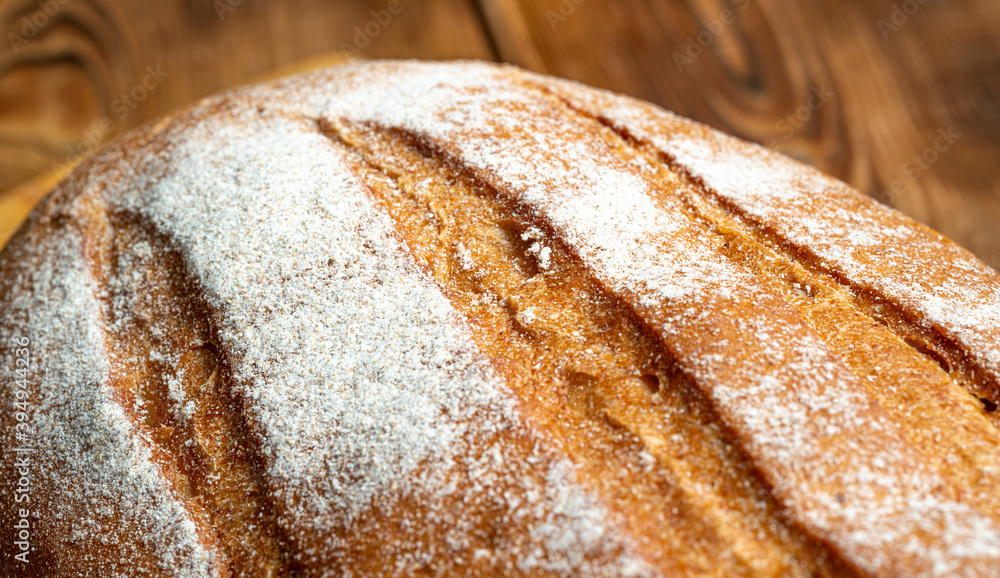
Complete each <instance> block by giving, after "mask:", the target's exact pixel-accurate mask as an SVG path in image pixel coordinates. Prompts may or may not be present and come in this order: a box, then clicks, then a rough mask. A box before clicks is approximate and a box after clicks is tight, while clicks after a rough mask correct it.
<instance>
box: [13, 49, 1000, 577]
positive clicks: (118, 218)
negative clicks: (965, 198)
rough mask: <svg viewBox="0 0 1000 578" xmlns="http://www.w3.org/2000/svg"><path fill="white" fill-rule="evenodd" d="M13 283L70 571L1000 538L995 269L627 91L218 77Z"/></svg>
mask: <svg viewBox="0 0 1000 578" xmlns="http://www.w3.org/2000/svg"><path fill="white" fill-rule="evenodd" d="M0 287H2V290H0V311H3V312H4V316H3V320H2V322H0V337H2V338H3V343H2V344H0V347H2V348H3V349H2V353H3V355H4V358H5V359H7V358H9V357H10V356H12V355H13V349H12V348H11V346H10V345H9V343H11V342H12V341H13V338H14V337H16V336H19V335H23V334H30V335H32V338H33V342H34V343H35V344H36V346H37V348H38V352H37V356H38V360H37V363H38V365H39V371H38V372H37V373H36V374H35V381H34V390H33V392H34V396H35V402H34V403H35V406H34V411H33V412H32V414H31V419H32V424H33V425H34V427H35V430H36V431H37V432H38V435H39V437H38V440H37V442H38V444H39V447H41V448H44V451H42V452H40V453H39V455H38V458H37V461H36V466H35V467H36V468H37V469H36V470H34V472H33V474H32V475H33V478H32V479H33V480H34V483H35V484H36V485H35V486H34V491H35V492H36V493H35V494H34V496H35V497H34V498H33V499H35V502H34V506H33V507H35V508H37V509H38V511H39V512H40V515H39V518H38V520H37V522H36V525H37V529H36V531H35V532H36V534H37V541H36V544H35V548H36V552H37V559H38V563H37V565H33V566H31V567H29V568H28V570H29V572H30V571H34V572H40V574H39V575H73V574H74V573H75V572H84V573H90V574H97V575H115V574H124V575H127V574H136V573H138V574H142V575H153V576H159V575H179V574H184V575H204V576H218V575H226V574H227V573H232V574H235V575H247V576H252V575H254V576H255V575H275V576H277V575H303V576H327V575H329V576H342V575H373V574H382V575H406V576H409V575H442V574H463V575H483V576H488V575H501V574H502V575H531V576H535V575H538V576H542V575H545V576H548V575H595V576H602V575H607V576H612V575H613V576H630V575H631V576H659V575H672V574H675V573H690V574H698V575H720V576H721V575H725V576H728V575H737V574H739V575H744V574H748V575H875V576H891V575H917V574H927V575H969V576H977V575H980V576H987V575H990V574H991V573H993V571H995V569H996V568H997V567H998V565H1000V471H998V470H997V464H1000V431H998V427H1000V417H998V416H997V412H996V411H995V407H996V403H997V402H998V401H1000V396H998V383H1000V276H998V275H997V273H996V272H995V271H993V270H991V269H990V268H988V267H987V266H985V265H983V264H982V263H980V262H979V261H978V260H976V259H975V258H974V257H973V256H971V255H970V254H969V253H967V252H965V251H964V250H962V249H961V248H959V247H957V246H956V245H954V244H953V243H951V242H950V241H947V240H946V239H943V238H942V237H940V235H938V234H936V233H934V232H933V231H930V230H929V229H927V228H926V227H923V226H922V225H919V224H916V223H913V222H912V221H910V220H908V219H907V218H905V217H903V216H902V215H900V214H898V213H896V212H894V211H892V210H891V209H888V208H885V207H883V206H881V205H879V204H877V203H875V202H874V201H871V200H869V199H867V198H865V197H864V196H862V195H861V194H859V193H858V192H856V191H854V190H852V189H850V188H849V187H847V186H846V185H844V184H842V183H839V182H837V181H835V180H833V179H830V178H828V177H825V176H823V175H821V174H819V173H817V172H815V171H813V170H812V169H809V168H807V167H804V166H802V165H799V164H798V163H795V162H794V161H791V160H788V159H785V158H784V157H780V156H779V155H775V154H773V153H771V152H768V151H765V150H763V149H760V148H758V147H755V146H753V145H750V144H747V143H742V142H740V141H737V140H735V139H732V138H730V137H726V136H724V135H721V134H719V133H716V132H714V131H712V130H710V129H707V128H705V127H703V126H700V125H697V124H695V123H693V122H691V121H687V120H684V119H681V118H678V117H675V116H673V115H670V114H669V113H666V112H663V111H661V110H659V109H656V108H655V107H652V106H651V105H647V104H645V103H641V102H637V101H634V100H631V99H628V98H625V97H621V96H617V95H612V94H609V93H604V92H600V91H597V90H594V89H589V88H586V87H582V86H580V85H576V84H572V83H569V82H566V81H560V80H556V79H551V78H547V77H541V76H537V75H532V74H528V73H525V72H522V71H520V70H518V69H514V68H510V67H496V66H492V65H486V64H476V63H454V64H433V63H414V62H376V63H365V64H354V65H348V66H343V67H338V68H332V69H328V70H323V71H319V72H315V73H311V74H307V75H303V76H299V77H294V78H290V79H286V80H281V81H277V82H275V83H271V84H266V85H260V86H256V87H250V88H246V89H242V90H239V91H236V92H232V93H228V94H225V95H221V96H219V97H215V98H212V99H208V100H206V101H204V102H202V103H200V104H199V105H197V106H195V107H194V108H192V109H191V110H188V111H185V112H182V113H180V114H178V115H175V116H174V117H172V118H170V119H167V120H165V121H163V122H160V123H158V124H156V125H155V126H151V127H147V128H145V129H143V130H141V131H139V132H137V133H134V134H133V135H131V136H130V137H128V138H126V139H125V140H123V141H122V142H120V143H118V144H116V145H114V146H111V147H109V148H108V149H106V150H105V151H103V152H102V153H101V154H99V155H97V156H96V157H95V158H93V159H91V160H90V161H88V162H86V163H84V164H83V165H82V166H81V167H80V168H79V169H78V170H77V171H75V172H74V173H73V174H72V175H71V176H70V177H69V178H68V179H67V180H66V181H64V182H63V183H62V184H61V185H60V186H59V187H57V189H56V190H55V192H54V193H53V195H52V196H51V197H50V198H49V199H48V200H47V201H46V202H45V203H43V205H42V206H41V207H40V208H39V209H38V210H37V211H36V212H35V213H34V215H33V216H32V218H31V219H30V221H29V223H28V224H27V225H26V226H25V227H24V228H22V230H21V231H20V232H19V234H18V235H17V236H16V237H15V238H14V239H13V240H12V241H11V242H10V244H9V245H8V247H7V248H6V249H5V250H4V252H3V253H2V256H0ZM980 400H983V401H980ZM991 408H992V409H991ZM2 420H3V424H2V425H3V426H4V430H3V432H2V433H0V435H2V436H3V437H2V438H0V439H2V443H3V445H4V447H5V448H6V447H13V445H14V444H15V440H14V439H13V438H12V433H11V432H12V431H13V427H12V426H13V423H12V420H11V418H10V417H7V416H5V417H3V418H2ZM12 475H13V474H12V473H11V472H10V471H8V470H4V471H3V473H2V476H3V477H2V478H0V481H2V483H3V485H4V487H5V488H10V487H12V484H13V483H14V482H15V481H16V480H13V479H12V478H11V476H12ZM74 484H80V489H79V490H75V489H73V490H70V489H68V488H70V487H72V486H73V485H74ZM3 507H5V508H9V507H10V504H6V503H5V504H4V505H3ZM4 532H10V530H9V529H7V528H5V529H4V530H0V533H4ZM3 536H4V537H5V538H6V537H8V535H7V534H6V533H4V534H3ZM4 564H5V565H7V566H5V568H8V567H13V566H9V565H10V564H13V562H12V561H11V560H10V559H4Z"/></svg>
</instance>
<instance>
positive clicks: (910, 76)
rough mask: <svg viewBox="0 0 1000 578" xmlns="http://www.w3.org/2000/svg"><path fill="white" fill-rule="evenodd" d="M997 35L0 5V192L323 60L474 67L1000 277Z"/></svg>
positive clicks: (727, 8)
mask: <svg viewBox="0 0 1000 578" xmlns="http://www.w3.org/2000/svg"><path fill="white" fill-rule="evenodd" d="M39 1H40V2H41V4H39ZM53 6H55V7H58V10H55V9H54V8H53ZM45 7H48V8H49V9H50V11H53V14H52V15H51V16H49V15H48V14H46V13H45V12H44V8H45ZM390 9H392V11H390ZM40 14H41V16H39V15H40ZM24 19H28V21H31V20H32V19H35V20H36V22H38V23H44V25H43V26H38V27H37V28H38V30H37V33H36V34H35V35H34V36H33V37H32V38H30V39H29V38H27V35H26V34H24V32H29V31H30V29H29V30H27V31H26V30H24V26H25V24H24V23H25V20H24ZM998 27H1000V3H997V2H995V0H955V1H953V2H948V3H943V2H926V1H925V2H924V3H921V2H920V0H875V1H868V0H847V1H843V2H836V3H833V2H822V1H820V0H687V1H681V0H676V1H654V0H397V1H396V2H395V3H394V2H391V1H390V0H363V1H351V2H348V1H323V0H289V1H285V2H279V1H277V0H272V1H268V0H218V1H209V0H203V1H195V0H186V1H185V0H163V1H160V2H145V1H143V0H0V30H3V31H4V33H5V44H4V45H3V47H2V48H0V190H3V189H10V188H11V187H13V186H14V185H15V184H17V183H20V182H23V181H24V180H26V179H29V178H31V177H32V176H33V175H37V174H39V173H43V172H45V171H49V170H52V169H53V167H58V166H59V165H64V164H68V163H67V161H72V160H75V159H76V158H77V157H78V156H79V155H78V153H81V152H83V153H85V152H87V151H88V149H92V148H94V147H93V146H88V142H89V141H94V140H98V137H100V140H102V141H103V142H107V141H109V140H111V139H113V138H114V137H116V136H118V135H120V134H121V133H122V132H124V131H126V130H128V129H130V128H133V127H135V126H138V125H140V124H142V123H145V122H148V121H149V120H151V119H153V118H156V117H157V116H160V115H162V114H164V113H166V112H168V111H170V110H173V109H175V108H177V107H180V106H184V105H186V104H189V103H191V102H193V101H195V100H197V99H198V98H201V97H204V96H207V95H209V94H212V93H214V92H217V91H219V90H222V89H224V88H227V87H231V86H234V85H238V84H242V83H245V82H248V81H250V80H252V79H256V78H259V77H260V76H261V75H263V74H266V73H267V72H269V71H273V70H275V69H278V68H281V67H283V66H287V65H289V64H291V63H294V62H296V61H299V60H301V59H304V58H309V57H313V56H316V55H318V54H324V53H329V52H332V51H344V50H348V51H351V52H357V53H358V54H360V55H363V56H365V57H370V58H383V57H414V58H435V59H448V58H484V59H495V60H504V61H508V62H513V63H516V64H519V65H521V66H525V67H527V68H529V69H532V70H537V71H540V72H547V73H551V74H556V75H559V76H564V77H568V78H572V79H575V80H580V81H582V82H586V83H588V84H592V85H596V86H601V87H605V88H609V89H612V90H616V91H619V92H625V93H628V94H631V95H634V96H637V97H639V98H643V99H646V100H650V101H652V102H655V103H657V104H660V105H662V106H664V107H666V108H668V109H671V110H673V111H675V112H677V113H679V114H682V115H684V116H688V117H691V118H694V119H697V120H700V121H703V122H706V123H708V124H710V125H712V126H714V127H716V128H719V129H722V130H724V131H726V132H729V133H732V134H735V135H737V136H740V137H743V138H746V139H749V140H754V141H757V142H760V143H764V144H766V145H767V146H771V147H773V148H775V149H777V150H779V151H782V152H785V153H787V154H790V155H792V156H795V157H797V158H800V159H802V160H805V161H806V162H809V163H812V164H814V165H816V166H818V167H820V168H822V169H823V170H825V171H827V172H830V173H832V174H834V175H836V176H838V177H840V178H843V179H845V180H847V181H848V182H850V183H852V184H854V185H856V186H858V187H859V188H861V189H862V190H864V191H866V192H868V193H872V194H875V195H876V196H877V197H879V198H881V199H882V200H884V201H886V202H888V203H890V204H892V205H893V206H895V207H897V208H899V209H900V210H902V211H903V212H905V213H907V214H909V215H911V216H913V217H915V218H917V219H918V220H921V221H923V222H926V223H928V224H929V225H931V226H932V227H934V228H936V229H938V230H940V231H942V232H943V233H945V234H946V235H948V236H949V237H951V238H953V239H955V240H956V241H958V242H960V243H961V244H963V245H965V246H966V247H968V248H969V249H971V250H972V251H974V252H975V253H977V254H978V255H979V256H980V257H982V258H983V259H984V260H986V261H987V262H989V263H991V264H992V265H993V266H994V267H1000V35H997V34H996V33H995V30H996V29H997V28H998ZM11 33H13V34H15V35H19V36H20V37H21V38H23V39H24V40H25V41H26V42H24V43H20V42H14V41H12V39H11V36H10V34H11ZM15 48H16V50H15ZM147 67H151V69H152V71H154V72H156V71H157V70H159V71H162V73H164V74H166V76H165V77H164V78H163V79H162V82H158V83H153V82H150V80H149V78H148V77H149V75H150V68H147ZM144 81H145V82H146V83H147V86H149V85H153V84H155V87H153V88H151V89H150V90H147V91H145V94H143V92H144V91H143V90H140V89H138V88H137V87H141V86H142V84H143V82H144ZM133 90H135V91H136V93H137V94H138V95H143V96H144V98H142V99H141V100H139V99H135V101H130V100H129V99H128V96H127V95H128V93H130V92H131V91H133ZM123 95H126V96H125V97H124V98H123ZM132 104H134V108H132V107H131V106H130V105H132ZM123 105H124V109H123ZM126 109H127V110H126ZM102 120H103V121H105V123H104V125H103V127H102V125H101V122H102ZM102 128H105V129H108V130H106V131H105V130H102ZM942 135H950V137H949V138H947V139H946V138H944V136H942ZM936 144H937V145H938V146H937V148H935V145H936ZM921 157H923V158H921ZM28 189H30V186H29V187H27V188H26V187H24V186H22V187H20V188H19V189H17V190H8V192H7V193H0V242H2V241H3V239H5V238H6V236H7V234H9V230H10V223H16V222H19V221H20V219H21V218H23V215H19V214H16V212H10V211H9V210H8V209H9V207H10V206H11V203H10V202H9V201H5V200H4V199H9V198H10V197H11V196H12V195H25V194H27V193H25V191H26V190H28ZM37 196H38V194H37V192H32V193H31V194H29V195H28V196H27V197H24V198H23V199H22V200H21V201H19V203H20V204H17V206H18V207H23V206H24V204H25V203H27V202H28V201H26V200H24V199H31V198H35V197H37Z"/></svg>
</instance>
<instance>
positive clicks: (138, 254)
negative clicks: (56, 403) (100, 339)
mask: <svg viewBox="0 0 1000 578" xmlns="http://www.w3.org/2000/svg"><path fill="white" fill-rule="evenodd" d="M89 205H90V206H89V208H88V210H87V211H86V212H87V214H88V215H89V216H90V219H89V225H85V226H89V227H91V230H90V231H88V233H87V234H86V235H85V236H86V237H87V238H89V239H95V240H97V243H95V244H93V245H92V247H91V249H90V250H89V251H88V256H89V261H90V269H91V271H92V274H93V275H94V276H95V278H96V279H97V280H98V285H99V286H100V287H103V288H104V289H105V290H104V293H103V295H101V296H100V298H101V301H102V307H103V312H104V320H103V325H104V326H105V327H106V328H107V330H106V333H105V343H106V346H107V349H108V352H109V355H110V366H111V367H110V372H109V380H110V383H111V386H112V388H113V391H114V392H115V393H116V395H117V396H118V399H117V400H116V401H117V402H118V403H119V404H121V406H122V407H123V408H124V410H125V413H126V415H128V416H129V417H130V418H131V419H132V421H133V427H135V429H136V431H137V432H140V435H142V436H143V437H144V438H145V440H146V442H147V443H148V444H149V445H150V447H151V449H152V450H153V456H154V460H155V462H156V463H157V464H158V466H159V467H160V468H161V471H162V473H163V476H164V478H165V479H166V481H167V482H168V483H169V484H170V486H171V490H172V492H173V493H174V494H175V495H176V496H177V499H178V500H179V502H180V503H182V504H183V505H184V506H185V507H186V508H187V509H188V511H189V512H190V514H191V516H192V519H193V520H194V521H195V522H196V523H197V524H198V526H199V528H200V530H199V533H200V534H201V535H202V537H203V539H204V540H205V542H206V545H207V546H208V547H209V548H212V549H214V550H215V551H216V552H217V556H218V564H219V567H220V570H219V571H220V573H221V574H222V575H229V574H235V575H240V576H244V575H254V576H279V575H280V576H294V575H297V572H296V571H295V569H294V567H293V565H292V563H291V560H290V556H289V548H288V544H287V543H286V541H285V539H284V537H283V536H282V533H281V530H280V528H279V526H278V525H277V523H276V518H275V514H274V506H273V504H272V503H271V501H270V499H269V492H268V490H267V482H266V477H265V475H264V470H263V467H262V463H261V459H260V456H259V454H258V452H257V450H256V449H255V448H256V446H257V442H256V441H255V440H256V439H257V437H258V436H256V435H255V434H254V433H253V432H252V431H251V426H250V425H249V424H248V422H247V421H246V420H245V419H244V417H243V416H244V411H243V401H242V400H241V399H240V397H239V396H238V395H237V394H236V392H235V391H234V390H233V388H232V385H231V377H230V376H231V370H230V368H229V365H228V362H227V361H226V354H225V352H224V351H222V350H221V348H220V346H219V344H218V339H217V338H216V337H215V333H216V330H215V329H214V325H213V321H212V320H213V319H214V318H215V314H213V313H212V312H211V311H210V309H209V307H208V305H207V304H206V303H204V302H203V301H202V300H201V298H200V297H199V296H200V295H201V294H202V291H201V289H200V288H199V287H198V286H197V283H196V282H195V281H194V279H193V278H192V276H191V275H190V273H189V271H188V270H187V268H186V265H185V263H184V260H183V257H182V256H181V254H180V252H178V251H177V250H175V249H173V248H172V246H173V242H172V241H171V240H170V239H168V238H166V237H165V236H164V235H163V234H161V233H159V232H157V231H156V230H154V228H153V227H152V226H151V224H150V223H148V222H145V221H144V220H143V219H142V218H141V217H140V216H138V215H134V214H127V213H124V212H118V213H109V212H107V210H106V209H105V208H104V207H101V206H99V205H98V204H97V203H96V202H91V203H89ZM247 527H253V528H255V532H254V533H253V534H252V535H251V534H247V533H244V532H242V531H240V530H239V529H240V528H247Z"/></svg>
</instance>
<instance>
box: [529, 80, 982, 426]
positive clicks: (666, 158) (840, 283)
mask: <svg viewBox="0 0 1000 578" xmlns="http://www.w3.org/2000/svg"><path fill="white" fill-rule="evenodd" d="M520 82H521V83H522V84H523V85H524V86H525V87H527V88H529V89H531V90H537V91H539V92H541V93H543V94H546V95H548V96H550V97H551V98H553V99H554V100H555V101H558V102H559V103H561V104H562V105H563V106H564V108H565V109H566V110H567V111H568V112H570V113H571V114H574V115H578V116H579V117H581V118H584V119H589V120H592V121H595V122H596V123H598V124H600V125H601V126H603V127H605V128H606V129H607V130H608V131H609V132H610V133H612V134H614V135H616V136H617V137H618V138H620V139H621V141H622V142H624V143H626V145H627V146H629V147H632V148H634V149H636V150H637V151H640V152H641V153H642V154H644V155H645V156H646V157H647V158H648V159H650V160H651V161H653V162H655V163H661V164H663V165H666V167H668V168H669V170H670V171H671V173H672V174H673V175H674V176H676V177H678V178H680V179H682V180H683V181H685V182H686V184H687V185H688V186H689V188H690V190H692V191H693V192H695V193H697V194H698V195H699V196H700V199H699V201H701V203H703V205H707V206H710V207H711V210H712V211H713V212H716V213H717V214H723V215H725V217H726V218H729V219H732V220H734V221H736V222H738V223H739V225H740V226H741V227H742V230H743V231H744V234H746V235H750V236H751V237H752V238H754V240H755V241H756V242H757V243H759V244H761V245H763V246H765V247H767V248H768V249H770V250H772V251H774V252H776V253H778V254H780V255H782V256H783V257H784V258H785V259H786V260H788V261H790V262H794V263H796V264H798V265H799V266H801V267H803V268H804V269H805V270H807V271H808V272H809V273H811V274H812V275H813V276H815V277H817V278H819V279H822V280H823V281H824V282H825V283H826V284H827V285H829V286H830V287H831V288H834V289H837V290H838V291H839V292H840V293H841V295H843V296H844V297H845V298H846V299H848V300H849V301H850V302H851V303H852V305H853V306H854V307H855V308H856V309H857V310H859V311H860V312H862V313H864V314H865V315H866V316H868V317H870V318H871V319H873V320H875V321H877V322H878V323H879V324H881V325H883V326H885V327H887V328H888V329H889V330H890V331H892V332H893V333H894V334H895V335H896V336H897V337H898V338H899V339H900V340H902V341H903V342H904V343H906V344H907V345H909V346H910V347H911V348H912V349H913V350H914V351H916V352H917V353H919V354H920V355H922V356H924V357H925V358H927V359H928V360H929V361H931V362H933V363H934V364H936V365H938V366H940V367H941V369H942V370H943V371H944V372H945V373H946V374H948V375H949V377H950V378H951V379H952V380H954V382H956V383H958V384H960V385H961V386H962V387H964V388H966V389H967V390H968V391H969V392H970V393H971V394H972V395H973V396H974V398H975V399H976V401H977V402H979V409H980V412H981V413H983V414H984V415H985V416H986V417H987V418H988V419H990V421H992V422H993V424H994V426H996V427H1000V412H997V411H996V409H995V408H996V407H997V404H998V403H1000V381H998V379H997V378H994V377H991V376H990V372H988V371H985V370H984V367H983V366H982V365H981V364H980V363H978V362H977V361H976V360H974V359H972V358H970V356H969V355H968V352H967V351H964V350H963V348H962V347H961V346H960V345H959V344H958V342H957V341H956V340H955V339H954V338H953V337H950V336H949V335H947V334H945V333H944V332H943V331H942V330H941V328H939V327H933V326H932V327H928V326H927V325H926V324H924V323H921V319H920V315H919V314H918V313H917V312H916V311H914V310H912V309H910V308H907V307H906V306H905V305H904V304H902V303H900V302H898V301H896V300H895V299H893V298H892V297H890V296H889V295H887V294H885V293H884V292H882V291H878V290H876V289H875V288H872V287H868V286H866V285H864V284H863V283H860V282H859V281H858V280H857V279H855V278H853V277H852V276H850V275H848V274H847V273H845V272H843V271H840V270H837V269H835V268H832V267H830V266H828V265H826V264H824V262H823V260H822V259H821V258H820V257H819V256H818V255H816V254H815V253H814V252H813V251H812V250H811V249H810V247H809V246H808V245H803V244H797V243H794V242H792V241H791V240H790V239H788V238H787V237H784V236H782V235H781V234H780V233H779V232H778V231H777V230H775V228H774V227H772V226H769V225H768V224H767V223H765V222H764V221H763V220H761V219H760V218H758V217H756V216H754V215H752V214H750V213H749V212H748V211H746V210H743V209H742V208H741V207H740V206H738V205H737V204H736V203H735V202H733V201H732V200H730V199H727V198H726V197H725V196H722V195H720V194H718V193H717V192H716V191H714V190H713V189H712V188H711V187H710V186H708V185H706V183H705V181H704V179H702V178H701V177H699V176H698V175H696V174H694V173H693V172H692V171H691V169H690V168H689V167H687V166H686V165H685V164H683V163H682V162H679V161H678V159H677V158H676V157H675V156H674V155H673V154H671V153H669V152H667V151H665V150H663V149H662V148H661V147H658V146H656V145H655V144H653V143H651V142H650V141H648V140H646V139H644V138H642V137H640V136H638V135H636V134H634V133H633V132H632V131H630V130H629V128H628V127H627V126H623V125H622V124H620V123H618V122H615V121H614V120H612V119H611V118H609V117H608V116H605V115H604V114H603V113H601V112H600V111H597V110H590V109H588V108H587V107H585V106H583V105H581V104H580V103H577V102H573V101H571V100H570V99H569V98H567V97H566V96H565V95H563V94H560V92H559V91H557V90H556V89H554V88H553V87H552V86H548V85H546V84H545V83H543V82H538V81H537V79H520ZM915 226H919V225H916V224H915Z"/></svg>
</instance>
